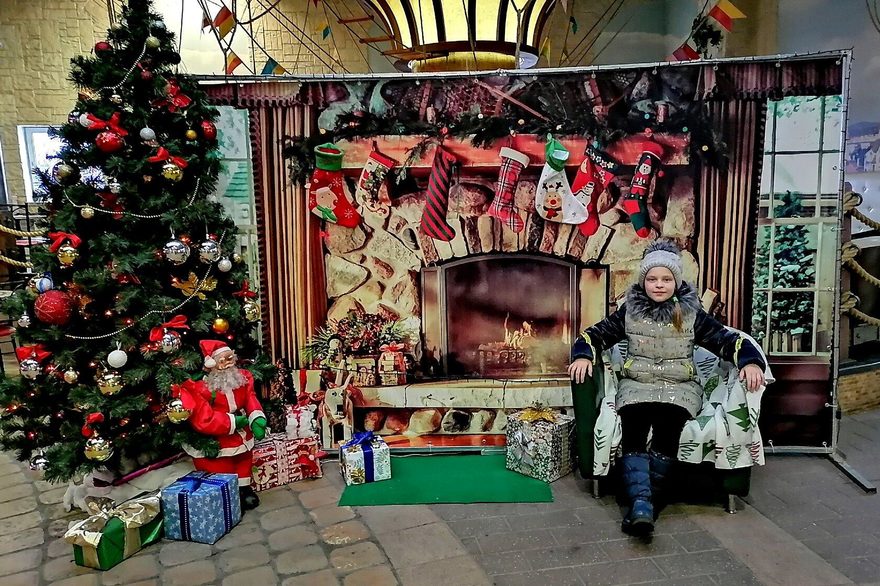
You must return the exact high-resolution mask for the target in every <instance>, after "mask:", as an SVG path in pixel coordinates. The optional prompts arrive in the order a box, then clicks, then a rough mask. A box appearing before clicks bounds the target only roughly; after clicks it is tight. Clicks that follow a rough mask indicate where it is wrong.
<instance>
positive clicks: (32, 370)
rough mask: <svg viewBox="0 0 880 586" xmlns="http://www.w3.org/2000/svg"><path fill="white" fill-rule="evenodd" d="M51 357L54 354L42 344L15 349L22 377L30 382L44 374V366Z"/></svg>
mask: <svg viewBox="0 0 880 586" xmlns="http://www.w3.org/2000/svg"><path fill="white" fill-rule="evenodd" d="M50 356H52V353H51V352H49V351H48V350H46V349H45V348H44V347H43V345H42V344H34V345H33V346H19V347H18V348H16V349H15V357H16V358H18V364H19V371H20V372H21V376H23V377H24V378H26V379H29V380H34V379H35V378H37V377H38V376H39V375H40V374H41V373H42V372H43V366H42V364H43V362H45V361H46V360H48V359H49V357H50Z"/></svg>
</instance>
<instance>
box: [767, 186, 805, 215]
mask: <svg viewBox="0 0 880 586" xmlns="http://www.w3.org/2000/svg"><path fill="white" fill-rule="evenodd" d="M815 200H816V198H815V196H813V195H812V194H811V195H808V196H804V195H801V194H800V193H792V192H790V191H788V192H785V193H777V194H775V195H774V196H773V217H774V218H811V217H812V216H813V209H814V206H815Z"/></svg>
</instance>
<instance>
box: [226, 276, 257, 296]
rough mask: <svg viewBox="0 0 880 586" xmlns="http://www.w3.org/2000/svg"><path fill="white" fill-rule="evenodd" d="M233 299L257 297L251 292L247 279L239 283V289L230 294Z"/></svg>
mask: <svg viewBox="0 0 880 586" xmlns="http://www.w3.org/2000/svg"><path fill="white" fill-rule="evenodd" d="M232 295H233V296H234V297H247V298H249V299H253V298H254V297H256V296H257V294H256V292H254V291H251V286H250V283H249V282H248V280H247V279H245V280H244V281H242V282H241V289H240V290H238V291H236V292H235V293H233V294H232Z"/></svg>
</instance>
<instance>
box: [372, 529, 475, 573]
mask: <svg viewBox="0 0 880 586" xmlns="http://www.w3.org/2000/svg"><path fill="white" fill-rule="evenodd" d="M377 539H378V540H379V543H381V544H382V548H383V549H384V550H385V553H386V554H387V555H388V559H390V560H391V563H392V564H393V565H394V567H395V568H397V569H398V570H399V569H400V568H403V567H408V566H414V565H417V564H423V563H425V562H430V561H433V560H442V559H446V558H451V557H458V556H461V555H463V554H466V553H467V552H466V551H465V550H464V548H463V547H462V545H461V543H460V542H459V541H458V538H457V537H456V536H455V534H454V533H452V531H451V530H450V529H449V527H447V526H446V525H445V524H444V523H431V524H428V525H422V526H420V527H411V528H409V529H404V530H403V531H398V532H396V533H383V534H381V535H378V536H377Z"/></svg>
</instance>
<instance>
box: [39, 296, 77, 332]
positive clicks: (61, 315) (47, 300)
mask: <svg viewBox="0 0 880 586" xmlns="http://www.w3.org/2000/svg"><path fill="white" fill-rule="evenodd" d="M72 312H73V303H72V300H71V298H70V295H68V294H67V293H65V292H64V291H58V290H55V289H53V290H51V291H46V292H45V293H42V294H40V296H39V297H37V300H36V301H35V302H34V315H36V316H37V319H38V320H40V321H41V322H43V323H46V324H49V325H54V326H63V325H65V324H66V323H67V322H68V321H70V316H71V314H72Z"/></svg>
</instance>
